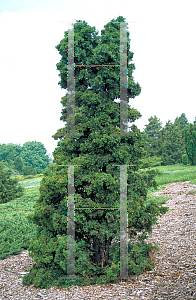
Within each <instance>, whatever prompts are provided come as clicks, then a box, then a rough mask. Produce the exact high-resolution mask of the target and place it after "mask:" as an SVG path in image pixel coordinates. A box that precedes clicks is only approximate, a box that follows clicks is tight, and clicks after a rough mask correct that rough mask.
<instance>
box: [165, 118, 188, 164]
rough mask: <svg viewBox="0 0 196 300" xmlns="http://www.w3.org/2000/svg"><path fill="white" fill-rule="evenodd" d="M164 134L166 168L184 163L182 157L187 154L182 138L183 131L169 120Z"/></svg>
mask: <svg viewBox="0 0 196 300" xmlns="http://www.w3.org/2000/svg"><path fill="white" fill-rule="evenodd" d="M163 132H164V143H163V150H162V161H163V165H165V166H166V165H174V164H178V163H179V164H180V163H182V155H183V154H185V153H186V151H185V144H184V141H183V138H182V130H181V129H180V127H179V126H177V125H174V124H173V123H172V122H171V121H170V120H168V121H167V123H166V124H165V127H164V128H163Z"/></svg>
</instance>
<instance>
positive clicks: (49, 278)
mask: <svg viewBox="0 0 196 300" xmlns="http://www.w3.org/2000/svg"><path fill="white" fill-rule="evenodd" d="M112 21H118V22H123V21H124V18H123V17H118V18H117V19H116V20H114V19H113V20H112ZM112 21H111V22H109V23H108V24H106V25H105V26H104V28H105V29H104V30H102V31H101V36H100V37H98V36H97V32H96V31H95V27H90V26H89V25H88V24H87V23H86V22H85V21H83V22H81V23H79V22H78V23H77V24H75V27H74V33H75V58H74V59H75V64H120V52H119V46H120V24H118V23H112ZM127 37H128V53H127V55H128V89H127V93H128V98H134V97H135V96H137V95H139V94H140V90H141V88H140V86H139V84H138V83H135V82H134V80H133V76H132V71H133V70H134V68H135V66H134V64H132V63H130V62H131V60H132V57H133V53H132V52H130V50H129V48H130V39H129V32H127ZM67 39H68V37H67V32H65V38H63V39H62V40H61V42H60V43H59V45H58V46H57V49H58V51H59V53H60V55H61V56H62V58H61V60H60V62H59V63H58V64H57V68H58V70H59V71H60V77H61V81H60V85H61V87H62V88H67V65H66V64H67V54H68V53H67V51H68V50H67ZM119 81H120V74H119V69H118V68H117V67H110V68H105V67H103V68H95V67H90V68H80V67H77V66H75V87H76V88H75V89H76V92H75V112H76V113H75V128H76V136H73V137H69V136H66V133H67V125H65V127H64V128H62V129H59V130H58V131H57V133H56V134H55V135H54V138H55V139H60V141H59V142H58V146H57V148H56V149H55V151H54V152H53V156H54V159H55V162H56V163H55V164H51V165H50V166H49V167H48V168H47V170H46V171H45V172H44V177H43V179H42V181H41V185H40V197H39V198H38V199H37V200H36V204H35V211H34V214H30V215H29V216H28V218H29V219H30V220H31V221H33V222H34V223H35V224H36V225H37V226H38V227H37V233H36V239H34V240H32V241H31V244H30V247H29V249H28V250H29V252H30V254H29V255H30V256H31V257H32V258H33V259H34V261H35V262H37V265H35V266H33V268H32V269H31V270H30V272H29V273H28V274H26V275H25V276H24V277H23V281H22V282H23V284H26V285H30V284H34V285H36V286H39V287H43V288H46V287H49V286H52V285H60V286H63V287H68V286H69V285H73V284H78V285H80V284H82V285H86V284H89V281H90V284H94V283H106V282H109V281H110V280H111V277H115V276H119V249H118V247H116V245H111V242H112V240H113V238H116V237H119V235H120V228H119V224H120V221H119V217H120V211H119V210H111V209H110V208H114V207H116V208H119V204H120V171H119V169H120V168H119V167H116V166H112V165H134V166H130V167H127V190H128V228H129V230H130V231H131V232H132V233H134V236H135V235H137V236H138V235H139V236H140V242H139V243H133V244H129V246H128V274H140V273H141V272H142V271H144V270H150V269H152V268H153V263H152V262H151V260H150V259H149V251H150V249H152V248H153V247H155V246H152V245H151V244H146V243H145V241H144V240H145V239H146V238H147V232H151V231H152V225H153V224H155V223H156V221H157V219H158V216H159V215H162V214H164V213H165V212H166V211H167V209H168V208H166V207H163V206H160V205H159V204H157V203H156V201H155V200H154V199H152V198H151V199H149V198H148V197H147V194H148V189H149V188H150V187H151V188H152V187H156V182H155V180H154V176H155V174H156V172H155V171H151V170H147V171H140V170H139V164H140V163H139V161H140V159H141V158H142V157H143V156H144V155H145V150H144V146H145V143H144V142H143V140H142V135H141V133H140V131H139V130H138V128H137V127H136V126H134V125H133V126H132V127H131V131H130V132H129V133H128V135H127V136H120V135H118V136H116V137H114V136H112V134H119V128H118V126H119V104H118V103H116V102H115V101H114V100H115V99H116V98H118V97H119V90H120V89H119ZM61 103H62V105H63V110H62V116H61V120H63V121H66V120H67V95H66V96H65V97H63V98H62V101H61ZM127 110H128V118H127V119H128V121H129V122H134V121H135V120H136V119H138V118H139V117H140V116H141V115H140V113H139V112H138V111H137V110H136V109H134V108H130V106H129V105H127ZM121 130H122V132H123V128H121ZM77 133H80V134H82V135H81V136H80V137H79V136H77ZM59 165H76V166H75V169H74V177H75V180H74V187H75V195H74V196H75V197H74V198H75V208H83V209H77V210H75V240H76V243H75V249H76V252H75V257H76V264H75V267H76V275H77V276H82V277H90V276H93V278H94V279H92V280H88V278H83V279H82V278H80V280H79V278H78V279H77V280H71V279H67V278H60V279H58V277H64V276H66V275H67V251H66V249H67V222H68V221H67V213H68V207H67V195H68V174H67V171H68V167H66V166H64V167H62V166H59ZM78 165H82V166H78ZM95 208H98V209H97V210H96V209H95ZM100 208H104V209H100ZM130 237H131V238H133V237H132V236H130Z"/></svg>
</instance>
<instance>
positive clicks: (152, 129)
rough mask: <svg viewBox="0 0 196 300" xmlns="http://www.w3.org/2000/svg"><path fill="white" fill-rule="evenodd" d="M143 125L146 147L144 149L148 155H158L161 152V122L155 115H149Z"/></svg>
mask: <svg viewBox="0 0 196 300" xmlns="http://www.w3.org/2000/svg"><path fill="white" fill-rule="evenodd" d="M148 122H149V123H148V124H147V125H145V129H144V132H145V134H146V141H147V143H148V144H147V147H146V150H147V152H148V155H149V156H150V157H152V156H157V157H160V156H161V154H162V123H161V121H160V119H158V117H157V116H151V117H150V118H149V119H148Z"/></svg>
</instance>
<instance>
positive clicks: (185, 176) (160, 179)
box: [152, 164, 196, 186]
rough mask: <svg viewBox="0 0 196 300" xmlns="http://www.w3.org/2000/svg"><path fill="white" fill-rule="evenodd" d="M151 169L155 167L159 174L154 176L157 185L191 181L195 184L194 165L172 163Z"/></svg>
mask: <svg viewBox="0 0 196 300" xmlns="http://www.w3.org/2000/svg"><path fill="white" fill-rule="evenodd" d="M152 169H157V170H159V172H161V174H159V175H157V176H156V177H155V180H156V182H157V184H158V185H159V186H162V185H164V184H167V183H172V182H184V181H191V182H190V183H191V184H196V166H184V165H180V164H178V165H172V166H160V167H155V168H152Z"/></svg>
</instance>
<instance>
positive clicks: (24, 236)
mask: <svg viewBox="0 0 196 300" xmlns="http://www.w3.org/2000/svg"><path fill="white" fill-rule="evenodd" d="M154 169H158V170H159V171H160V172H161V174H160V175H157V176H156V181H157V183H158V190H160V189H164V188H165V184H167V183H171V182H183V181H190V183H192V184H196V166H194V167H193V166H184V165H172V166H164V167H163V166H161V167H156V168H154ZM40 181H41V178H31V179H29V180H25V181H21V182H20V184H21V185H22V186H23V187H26V188H25V192H24V195H23V196H22V197H20V198H17V199H16V200H13V201H10V202H8V203H3V204H0V259H4V258H6V257H7V256H9V255H12V254H19V252H20V251H22V250H24V249H28V247H29V243H30V241H31V240H32V239H34V238H35V236H36V226H37V225H35V224H34V223H33V222H31V221H29V220H28V219H27V218H26V216H27V215H28V213H32V212H33V211H34V207H33V206H34V204H35V201H36V199H37V198H38V197H39V185H40ZM29 186H36V187H33V188H31V187H30V188H27V187H29ZM153 191H155V190H152V189H151V190H149V194H148V197H149V198H153V199H155V200H156V202H157V203H159V204H163V203H166V202H167V200H168V198H167V197H162V196H159V197H158V196H154V195H152V192H153ZM195 193H196V190H194V191H193V192H192V194H195Z"/></svg>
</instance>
